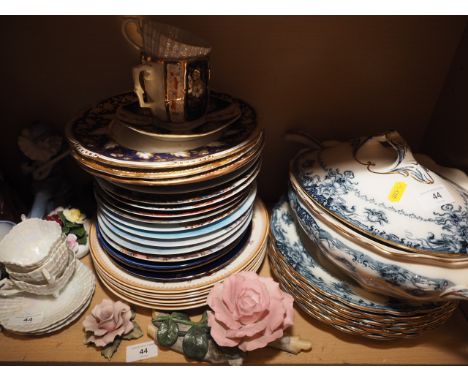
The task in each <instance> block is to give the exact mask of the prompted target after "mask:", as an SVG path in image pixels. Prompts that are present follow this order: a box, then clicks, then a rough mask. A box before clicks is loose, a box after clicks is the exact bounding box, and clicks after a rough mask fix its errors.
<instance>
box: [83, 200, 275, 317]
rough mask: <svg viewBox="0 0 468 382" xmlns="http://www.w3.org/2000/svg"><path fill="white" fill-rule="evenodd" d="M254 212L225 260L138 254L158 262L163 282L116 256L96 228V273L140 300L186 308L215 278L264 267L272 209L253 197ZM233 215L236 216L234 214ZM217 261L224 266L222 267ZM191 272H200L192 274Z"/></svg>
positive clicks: (198, 301)
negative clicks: (243, 234) (155, 256)
mask: <svg viewBox="0 0 468 382" xmlns="http://www.w3.org/2000/svg"><path fill="white" fill-rule="evenodd" d="M252 215H253V218H252V219H251V220H252V221H251V223H250V226H249V227H248V229H247V231H246V233H245V236H244V237H242V238H241V239H240V240H236V241H235V243H234V244H231V245H228V249H227V250H226V251H224V252H222V253H223V254H222V255H221V260H220V259H219V258H215V259H214V260H213V261H212V263H209V264H208V265H201V266H199V265H198V264H199V262H200V261H201V262H202V263H203V264H204V256H203V253H201V252H200V253H197V254H195V255H194V257H190V256H183V255H180V256H176V257H174V258H171V257H170V256H167V257H166V258H164V257H163V256H160V257H158V259H161V261H160V262H157V261H153V259H152V257H151V256H150V255H140V257H135V260H139V261H141V262H142V264H143V263H148V264H150V265H154V267H159V268H158V271H157V273H158V274H159V275H161V276H162V277H161V279H160V280H159V281H156V280H158V279H157V278H156V277H154V276H153V275H152V274H151V272H150V271H148V270H147V269H149V268H146V270H143V267H142V269H141V270H140V271H138V270H137V269H136V268H134V269H133V270H130V267H126V266H125V265H123V264H119V263H118V262H117V261H115V258H113V257H112V255H110V254H111V253H112V252H111V251H112V249H111V250H109V248H107V247H106V245H107V244H106V243H105V241H103V240H102V237H101V236H100V231H99V227H92V229H91V233H90V247H91V254H92V257H93V262H94V266H95V269H96V272H97V274H98V276H99V278H100V279H101V281H102V283H103V284H104V285H106V286H107V287H108V288H109V289H110V290H111V291H112V292H113V293H114V294H115V295H117V296H118V297H120V298H122V299H124V300H127V301H129V302H130V303H133V304H136V305H140V306H144V307H148V308H152V309H158V310H185V309H191V308H196V307H200V306H203V305H205V304H206V298H207V296H208V293H209V291H210V289H211V287H212V286H213V285H214V284H215V283H217V282H219V281H222V280H224V279H225V278H226V277H228V276H230V275H231V274H233V273H236V272H241V271H257V270H258V269H259V268H260V265H261V264H262V261H263V258H264V256H265V251H266V244H267V237H268V214H267V211H266V209H265V206H264V205H263V203H262V202H261V201H260V200H257V201H256V202H255V205H254V209H253V212H252ZM232 219H234V220H236V218H235V215H233V216H232V217H231V220H232ZM216 224H219V223H215V225H216ZM128 253H131V254H132V255H135V256H137V255H138V254H137V253H132V252H128ZM208 256H210V255H207V257H208ZM226 258H227V260H226ZM211 264H215V265H213V266H212V265H211ZM219 264H222V265H221V266H218V265H219ZM174 269H175V271H173V270H174ZM173 272H175V273H173ZM165 273H167V274H168V278H167V279H166V278H164V276H163V275H164V274H165ZM181 275H183V276H181ZM193 275H196V277H192V276H193Z"/></svg>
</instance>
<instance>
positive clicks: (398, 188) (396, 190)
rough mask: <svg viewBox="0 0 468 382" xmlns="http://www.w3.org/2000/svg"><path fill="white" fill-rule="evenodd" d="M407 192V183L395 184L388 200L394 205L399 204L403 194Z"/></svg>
mask: <svg viewBox="0 0 468 382" xmlns="http://www.w3.org/2000/svg"><path fill="white" fill-rule="evenodd" d="M405 190H406V183H405V182H395V184H394V185H393V187H392V189H391V190H390V193H389V194H388V200H390V201H391V202H392V203H396V202H399V201H400V200H401V198H402V197H403V194H404V193H405Z"/></svg>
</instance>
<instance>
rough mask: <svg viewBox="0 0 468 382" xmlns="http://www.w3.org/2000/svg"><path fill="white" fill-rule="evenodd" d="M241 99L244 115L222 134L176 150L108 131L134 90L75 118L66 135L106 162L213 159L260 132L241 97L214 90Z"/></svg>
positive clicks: (175, 163)
mask: <svg viewBox="0 0 468 382" xmlns="http://www.w3.org/2000/svg"><path fill="white" fill-rule="evenodd" d="M213 94H215V95H216V97H218V98H224V99H226V100H230V101H231V102H233V101H235V102H238V103H239V106H240V109H241V117H240V118H239V119H238V120H237V121H236V122H234V123H233V124H232V125H231V126H230V127H229V129H225V130H224V131H223V134H222V135H221V137H219V138H218V139H217V140H216V141H214V142H210V144H207V145H204V146H202V147H198V148H196V149H193V150H186V151H181V152H177V153H160V154H159V153H142V152H138V151H135V150H131V149H127V148H125V147H122V146H120V145H118V144H117V143H116V142H114V141H113V140H112V139H111V138H110V137H109V135H108V133H107V132H108V126H109V123H110V122H111V120H112V118H113V117H114V115H115V114H116V112H117V110H118V108H119V107H120V106H122V105H128V104H131V103H134V102H135V101H136V96H135V94H134V92H127V93H123V94H119V95H116V96H112V97H109V98H107V99H105V100H103V101H101V102H99V103H98V104H97V105H95V106H94V107H92V108H91V109H89V110H87V111H85V112H84V113H82V114H81V115H80V116H78V117H77V118H75V119H74V120H73V121H72V122H71V123H70V124H69V125H68V126H67V128H66V136H67V139H68V141H69V143H70V145H71V147H72V149H73V150H75V151H76V152H77V153H79V154H80V155H82V156H83V157H85V158H88V159H92V160H95V161H98V162H102V163H105V164H110V165H115V166H122V167H129V168H142V169H163V168H174V167H189V166H195V165H198V164H201V163H206V162H210V161H214V160H216V159H220V158H224V157H226V156H228V155H232V154H235V153H236V152H239V151H241V150H242V149H243V148H244V147H245V146H247V145H248V144H249V143H250V142H252V140H254V139H255V138H256V137H257V136H258V135H259V134H260V129H257V128H256V116H255V112H254V110H253V109H252V108H251V107H250V106H249V105H247V104H246V103H244V102H242V101H240V100H233V99H232V98H231V97H229V96H227V95H225V94H220V93H213Z"/></svg>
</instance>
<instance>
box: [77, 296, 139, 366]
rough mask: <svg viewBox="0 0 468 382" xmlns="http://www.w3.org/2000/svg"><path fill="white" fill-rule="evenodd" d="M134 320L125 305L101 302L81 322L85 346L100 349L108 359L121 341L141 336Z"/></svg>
mask: <svg viewBox="0 0 468 382" xmlns="http://www.w3.org/2000/svg"><path fill="white" fill-rule="evenodd" d="M134 318H135V314H134V313H133V312H132V310H131V308H130V306H128V305H127V304H124V303H123V302H121V301H116V302H114V301H112V300H109V299H104V300H102V301H101V303H99V304H98V305H96V306H95V307H94V308H93V310H92V312H91V314H90V315H89V316H86V318H85V319H84V321H83V328H84V331H85V341H84V342H85V344H94V345H95V346H96V347H98V348H102V351H101V354H102V355H103V356H104V357H106V358H107V359H110V358H111V357H112V355H113V354H114V353H115V352H116V351H117V348H118V347H119V345H120V342H121V340H122V339H127V340H130V339H134V338H139V337H141V336H142V335H143V332H142V331H141V329H140V327H139V325H138V324H137V323H136V322H135V321H133V320H134Z"/></svg>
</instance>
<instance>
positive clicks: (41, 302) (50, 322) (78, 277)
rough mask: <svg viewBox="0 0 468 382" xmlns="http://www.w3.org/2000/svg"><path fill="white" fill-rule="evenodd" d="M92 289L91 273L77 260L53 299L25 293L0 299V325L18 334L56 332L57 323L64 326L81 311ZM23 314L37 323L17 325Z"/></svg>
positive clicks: (93, 281) (58, 326) (93, 280)
mask: <svg viewBox="0 0 468 382" xmlns="http://www.w3.org/2000/svg"><path fill="white" fill-rule="evenodd" d="M94 287H95V277H94V274H93V273H92V272H91V271H90V270H89V269H88V268H87V267H86V266H85V265H83V264H82V263H81V262H80V261H77V267H76V270H75V273H74V275H73V276H72V278H71V279H70V281H69V283H68V284H67V285H66V286H65V288H64V289H63V290H62V291H61V292H60V294H59V296H58V297H57V298H55V297H53V296H37V295H29V294H21V295H17V296H10V297H7V298H0V311H2V314H0V325H1V326H3V327H4V328H5V329H6V330H10V331H14V332H15V333H18V334H31V333H34V332H36V333H38V334H39V333H40V332H49V331H51V330H52V328H54V329H56V330H58V329H60V327H61V325H60V324H67V322H68V321H69V319H70V318H71V317H75V318H76V314H77V312H80V311H81V312H82V311H83V309H82V308H83V307H84V306H86V304H89V302H90V296H91V295H92V294H93V292H94ZM26 313H27V314H28V315H31V316H34V317H38V319H37V324H25V323H21V322H19V321H18V319H17V318H16V317H17V316H21V315H24V314H26Z"/></svg>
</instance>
